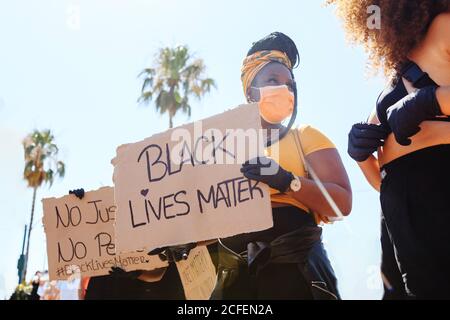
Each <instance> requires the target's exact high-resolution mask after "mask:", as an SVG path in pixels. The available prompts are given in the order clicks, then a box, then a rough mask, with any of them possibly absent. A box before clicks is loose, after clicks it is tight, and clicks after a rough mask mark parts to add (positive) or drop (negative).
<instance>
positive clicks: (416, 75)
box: [401, 61, 438, 89]
mask: <svg viewBox="0 0 450 320" xmlns="http://www.w3.org/2000/svg"><path fill="white" fill-rule="evenodd" d="M401 75H402V77H403V78H405V79H406V80H408V81H409V82H411V83H412V84H413V86H414V87H415V88H418V89H421V88H424V87H428V86H438V85H437V84H436V82H434V81H433V79H431V78H430V76H429V75H428V73H426V72H423V71H422V69H420V67H419V66H418V65H417V64H416V63H414V62H412V61H408V62H407V63H406V64H405V66H404V67H403V68H402V70H401Z"/></svg>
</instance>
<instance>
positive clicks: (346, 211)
mask: <svg viewBox="0 0 450 320" xmlns="http://www.w3.org/2000/svg"><path fill="white" fill-rule="evenodd" d="M352 207H353V199H352V192H351V191H346V192H345V194H344V195H343V197H342V201H341V205H340V210H341V213H342V215H343V216H344V217H347V216H349V215H350V213H351V212H352Z"/></svg>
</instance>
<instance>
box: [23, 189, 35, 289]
mask: <svg viewBox="0 0 450 320" xmlns="http://www.w3.org/2000/svg"><path fill="white" fill-rule="evenodd" d="M36 191H37V187H34V189H33V202H32V204H31V217H30V227H29V228H28V238H27V251H26V253H25V265H24V272H23V281H25V282H26V279H27V268H28V253H29V250H30V235H31V229H33V218H34V204H35V202H36Z"/></svg>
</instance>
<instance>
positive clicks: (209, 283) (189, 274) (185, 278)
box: [176, 246, 217, 300]
mask: <svg viewBox="0 0 450 320" xmlns="http://www.w3.org/2000/svg"><path fill="white" fill-rule="evenodd" d="M176 264H177V269H178V273H179V274H180V279H181V283H182V284H183V289H184V295H185V297H186V300H209V298H210V297H211V293H212V292H213V290H214V287H215V286H216V282H217V273H216V268H215V267H214V264H213V262H212V260H211V256H210V255H209V252H208V248H206V247H205V246H201V247H196V248H194V249H192V250H191V252H190V253H189V257H188V259H187V260H186V261H183V260H181V261H178V262H177V263H176Z"/></svg>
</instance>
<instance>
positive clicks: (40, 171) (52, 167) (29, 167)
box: [22, 130, 65, 281]
mask: <svg viewBox="0 0 450 320" xmlns="http://www.w3.org/2000/svg"><path fill="white" fill-rule="evenodd" d="M54 139H55V137H54V136H53V134H52V133H51V132H50V130H43V131H39V130H34V131H33V132H32V133H30V134H29V135H28V136H26V137H25V139H24V140H23V142H22V144H23V149H24V155H25V169H24V171H23V177H24V179H25V180H26V181H27V183H28V187H30V188H33V202H32V205H31V218H30V227H29V229H28V237H27V247H26V253H25V263H24V275H23V277H22V279H23V280H24V281H25V279H26V275H27V266H28V256H29V255H28V254H29V249H30V234H31V229H32V227H33V217H34V205H35V202H36V191H37V189H38V188H39V187H40V186H41V185H42V183H44V182H45V183H49V185H50V187H51V186H52V184H53V181H54V178H55V176H58V177H64V173H65V165H64V162H62V161H58V160H57V158H56V156H57V155H58V147H57V146H56V144H55V143H54Z"/></svg>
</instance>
